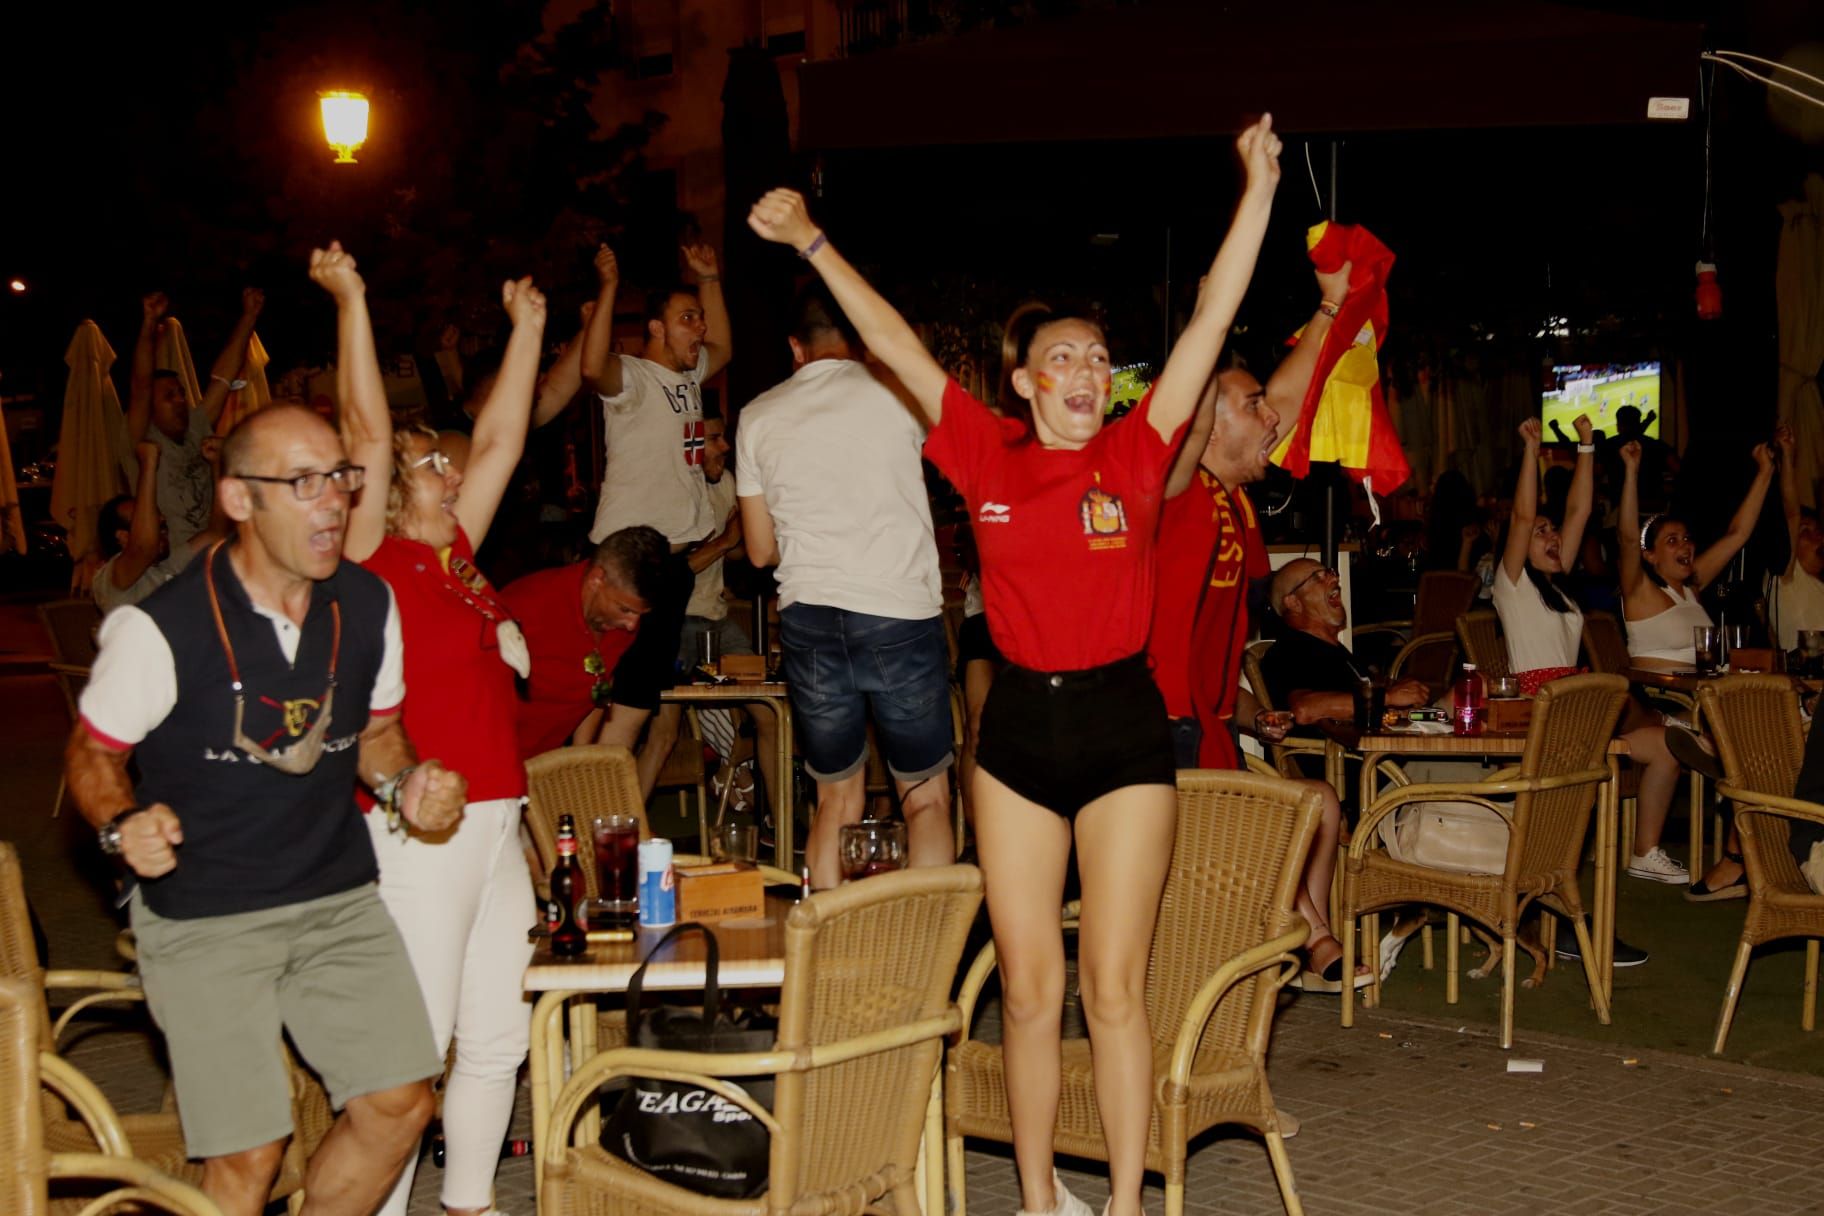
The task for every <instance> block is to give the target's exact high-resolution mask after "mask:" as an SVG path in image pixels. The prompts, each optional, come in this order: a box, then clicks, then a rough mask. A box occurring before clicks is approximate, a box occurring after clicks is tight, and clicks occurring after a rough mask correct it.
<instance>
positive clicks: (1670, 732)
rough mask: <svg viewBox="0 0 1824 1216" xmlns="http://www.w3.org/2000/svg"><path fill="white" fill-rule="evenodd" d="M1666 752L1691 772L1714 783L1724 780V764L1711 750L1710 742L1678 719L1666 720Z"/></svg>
mask: <svg viewBox="0 0 1824 1216" xmlns="http://www.w3.org/2000/svg"><path fill="white" fill-rule="evenodd" d="M1666 750H1667V751H1669V752H1671V753H1672V758H1673V759H1675V760H1677V761H1678V762H1679V763H1680V764H1682V765H1684V766H1685V768H1687V769H1689V770H1690V771H1691V772H1694V773H1697V774H1699V775H1700V776H1704V777H1708V778H1710V780H1712V781H1721V780H1722V779H1723V763H1722V761H1720V760H1718V759H1717V758H1716V753H1715V752H1714V751H1712V750H1711V749H1710V741H1709V740H1708V739H1706V738H1704V737H1703V736H1702V735H1699V734H1697V733H1695V732H1694V731H1692V729H1691V728H1690V727H1689V726H1686V725H1685V724H1684V723H1683V722H1680V721H1679V720H1678V719H1677V718H1668V719H1666Z"/></svg>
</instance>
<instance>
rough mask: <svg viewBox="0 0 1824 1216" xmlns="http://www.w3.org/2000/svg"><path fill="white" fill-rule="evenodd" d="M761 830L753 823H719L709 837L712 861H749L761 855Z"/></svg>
mask: <svg viewBox="0 0 1824 1216" xmlns="http://www.w3.org/2000/svg"><path fill="white" fill-rule="evenodd" d="M759 838H760V831H759V829H758V828H756V827H755V826H754V825H753V824H751V823H724V824H720V825H718V826H717V827H716V828H715V829H714V830H713V831H712V832H711V833H710V837H709V856H710V859H711V860H712V861H748V862H751V861H753V860H754V858H755V857H756V856H758V855H759V852H758V850H759Z"/></svg>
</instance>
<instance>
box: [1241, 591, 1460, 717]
mask: <svg viewBox="0 0 1824 1216" xmlns="http://www.w3.org/2000/svg"><path fill="white" fill-rule="evenodd" d="M1269 603H1270V604H1271V606H1272V609H1273V611H1274V613H1275V614H1276V615H1277V616H1278V617H1279V619H1280V620H1281V621H1282V622H1284V623H1285V626H1286V631H1285V634H1284V635H1283V636H1282V637H1281V638H1280V639H1279V640H1278V641H1277V642H1274V643H1273V645H1272V647H1271V648H1270V649H1269V650H1268V651H1267V653H1266V657H1265V658H1263V659H1262V660H1261V662H1260V669H1261V674H1262V676H1264V677H1265V678H1266V681H1267V695H1268V696H1270V697H1272V699H1273V704H1274V705H1275V706H1276V707H1278V708H1280V709H1289V710H1291V711H1292V716H1293V719H1294V721H1295V722H1296V723H1297V725H1296V726H1295V727H1294V728H1293V729H1294V733H1297V734H1303V735H1315V734H1317V733H1318V731H1317V728H1316V725H1315V724H1316V723H1318V722H1321V721H1323V720H1325V719H1326V718H1335V719H1339V720H1342V721H1349V720H1350V719H1352V718H1354V717H1355V690H1356V688H1357V687H1358V686H1359V685H1360V684H1361V682H1362V681H1363V680H1365V679H1367V678H1369V672H1368V669H1367V668H1366V667H1363V666H1361V665H1360V664H1358V663H1357V662H1356V661H1355V656H1354V655H1353V654H1351V653H1350V652H1349V648H1348V647H1347V646H1344V645H1343V644H1342V643H1341V642H1340V641H1338V640H1337V639H1338V638H1339V637H1340V636H1341V634H1342V632H1343V630H1344V629H1347V628H1348V627H1349V609H1348V608H1346V607H1344V605H1343V594H1342V587H1341V584H1340V583H1339V582H1338V581H1337V574H1336V571H1334V570H1331V569H1329V568H1327V567H1325V566H1322V565H1319V564H1318V563H1317V562H1314V561H1312V560H1311V559H1310V558H1305V557H1301V558H1298V559H1297V560H1295V561H1290V562H1287V563H1286V564H1285V565H1284V566H1282V567H1281V568H1280V569H1279V570H1278V571H1277V572H1276V573H1275V574H1274V575H1273V583H1272V590H1271V591H1270V592H1269ZM1431 697H1432V692H1431V689H1430V687H1428V686H1427V685H1426V684H1424V683H1423V682H1421V681H1419V680H1412V679H1405V680H1396V681H1394V682H1393V683H1392V684H1390V685H1388V687H1387V707H1388V708H1389V709H1410V708H1411V707H1413V706H1415V705H1424V704H1426V703H1428V702H1429V701H1430V700H1431Z"/></svg>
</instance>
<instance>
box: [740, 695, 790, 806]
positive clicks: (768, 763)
mask: <svg viewBox="0 0 1824 1216" xmlns="http://www.w3.org/2000/svg"><path fill="white" fill-rule="evenodd" d="M747 712H748V715H749V716H750V717H751V718H753V720H754V745H753V746H754V760H755V762H756V763H757V764H759V766H760V780H761V781H762V782H764V783H765V785H766V795H767V797H768V798H772V797H774V796H775V794H774V791H775V790H777V789H778V788H779V782H780V781H781V780H785V779H787V778H784V777H782V776H781V774H780V772H779V714H778V712H777V711H775V710H774V709H773V707H772V706H771V705H768V704H767V703H766V702H764V701H760V702H756V703H755V704H753V705H749V706H748V707H747ZM755 809H756V811H758V810H759V809H760V808H755Z"/></svg>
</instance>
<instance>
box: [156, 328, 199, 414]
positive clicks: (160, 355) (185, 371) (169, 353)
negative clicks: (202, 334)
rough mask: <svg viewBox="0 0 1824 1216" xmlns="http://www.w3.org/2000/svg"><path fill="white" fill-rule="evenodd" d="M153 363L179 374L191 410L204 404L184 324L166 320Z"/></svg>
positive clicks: (162, 368) (164, 369)
mask: <svg viewBox="0 0 1824 1216" xmlns="http://www.w3.org/2000/svg"><path fill="white" fill-rule="evenodd" d="M152 363H153V366H154V367H157V368H159V369H160V370H161V371H173V372H176V373H177V379H178V381H179V383H181V384H182V385H183V386H184V397H185V399H186V400H188V401H189V403H190V408H191V409H196V408H197V407H198V406H200V405H201V404H202V403H203V391H202V388H201V387H200V386H199V385H198V384H197V382H196V363H195V362H194V361H193V360H192V359H191V358H190V341H189V339H188V338H186V337H184V323H183V322H182V321H179V320H178V319H177V318H176V317H166V318H165V323H164V325H163V327H161V328H160V330H159V333H158V346H157V347H156V348H154V350H153V353H152Z"/></svg>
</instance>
